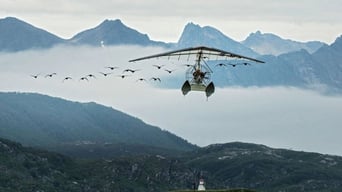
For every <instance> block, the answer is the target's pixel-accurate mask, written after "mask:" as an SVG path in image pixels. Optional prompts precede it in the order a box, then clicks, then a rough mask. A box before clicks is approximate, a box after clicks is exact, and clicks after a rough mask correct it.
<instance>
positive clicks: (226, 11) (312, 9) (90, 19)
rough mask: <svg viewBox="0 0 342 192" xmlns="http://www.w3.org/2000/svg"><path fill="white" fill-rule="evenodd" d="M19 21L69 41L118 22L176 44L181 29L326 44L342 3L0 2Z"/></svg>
mask: <svg viewBox="0 0 342 192" xmlns="http://www.w3.org/2000/svg"><path fill="white" fill-rule="evenodd" d="M0 4H1V8H0V18H5V17H8V16H12V17H17V18H19V19H21V20H24V21H26V22H28V23H30V24H33V25H34V26H37V27H39V28H43V29H45V30H47V31H49V32H51V33H54V34H56V35H58V36H60V37H62V38H65V39H68V38H71V37H72V36H73V35H76V34H77V33H78V32H81V31H83V30H85V29H89V28H93V27H95V26H97V25H98V24H100V23H101V22H102V21H104V20H105V19H121V20H122V21H123V23H124V24H126V25H127V26H129V27H131V28H134V29H136V30H138V31H139V32H141V33H144V34H148V35H149V37H150V38H151V39H152V40H158V41H164V42H177V41H178V39H179V37H180V35H181V33H182V30H183V28H184V26H185V25H186V24H187V23H189V22H194V23H196V24H199V25H200V26H212V27H215V28H217V29H218V30H220V31H222V32H223V33H224V34H226V35H227V36H229V37H231V38H233V39H234V40H237V41H242V40H244V39H245V38H246V37H247V36H248V35H249V34H250V33H252V32H256V31H257V30H261V31H262V32H264V33H274V34H277V35H279V36H281V37H282V38H285V39H292V40H296V41H310V40H318V41H322V42H325V43H328V44H331V43H332V42H334V40H335V39H336V38H337V37H338V36H340V35H341V34H342V25H341V23H342V12H341V11H340V10H341V1H340V0H300V1H298V0H286V1H275V0H240V1H236V0H234V1H233V0H212V1H208V0H174V1H167V2H165V1H161V0H96V1H94V0H72V1H70V0H58V1H55V0H0Z"/></svg>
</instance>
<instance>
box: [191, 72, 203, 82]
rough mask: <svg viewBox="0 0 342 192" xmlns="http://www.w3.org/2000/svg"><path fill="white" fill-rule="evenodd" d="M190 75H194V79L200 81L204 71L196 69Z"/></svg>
mask: <svg viewBox="0 0 342 192" xmlns="http://www.w3.org/2000/svg"><path fill="white" fill-rule="evenodd" d="M192 75H193V76H194V79H195V81H196V82H197V83H201V82H202V79H203V78H204V77H205V72H202V71H201V70H199V69H196V71H194V72H193V74H192Z"/></svg>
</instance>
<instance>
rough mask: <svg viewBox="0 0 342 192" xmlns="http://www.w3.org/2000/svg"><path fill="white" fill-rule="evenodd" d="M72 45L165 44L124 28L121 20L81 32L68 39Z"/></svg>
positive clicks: (107, 22)
mask: <svg viewBox="0 0 342 192" xmlns="http://www.w3.org/2000/svg"><path fill="white" fill-rule="evenodd" d="M70 41H71V42H72V43H76V44H81V45H82V44H86V45H92V46H101V45H141V46H162V47H167V44H166V43H163V42H156V41H152V40H150V38H149V37H148V36H147V35H146V34H141V33H139V32H138V31H136V30H134V29H132V28H129V27H127V26H125V25H124V24H123V23H122V21H121V20H119V19H117V20H105V21H103V22H102V23H101V24H100V25H98V26H97V27H95V28H92V29H88V30H85V31H82V32H80V33H78V34H77V35H75V36H74V37H73V38H71V39H70Z"/></svg>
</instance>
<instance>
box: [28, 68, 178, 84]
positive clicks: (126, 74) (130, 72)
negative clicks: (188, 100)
mask: <svg viewBox="0 0 342 192" xmlns="http://www.w3.org/2000/svg"><path fill="white" fill-rule="evenodd" d="M153 66H154V67H155V68H157V69H160V70H164V71H165V72H167V73H169V74H171V73H172V72H173V71H175V69H173V70H169V69H162V68H163V67H164V66H165V65H153ZM105 68H106V69H108V70H109V72H98V75H100V76H103V77H107V76H110V75H113V73H114V71H115V70H120V67H117V66H107V67H105ZM138 71H140V69H131V68H127V69H124V70H123V71H122V74H120V75H116V76H117V77H119V78H122V79H124V78H126V77H129V76H132V75H133V74H134V73H136V72H138ZM56 75H57V73H56V72H53V73H48V74H45V75H44V74H41V73H38V74H33V75H30V76H31V77H32V78H34V79H38V78H41V77H44V78H52V77H54V76H56ZM96 78H97V75H95V74H92V73H90V74H88V75H85V76H82V77H80V78H78V81H90V79H96ZM74 79H75V78H73V77H70V76H66V77H64V78H63V79H62V82H65V81H68V80H74ZM149 80H150V81H157V82H161V79H160V77H151V78H150V79H149ZM136 81H147V79H145V78H139V79H137V80H136Z"/></svg>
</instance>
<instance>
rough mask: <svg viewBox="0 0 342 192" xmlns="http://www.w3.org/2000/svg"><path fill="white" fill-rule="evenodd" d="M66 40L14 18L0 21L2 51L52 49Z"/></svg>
mask: <svg viewBox="0 0 342 192" xmlns="http://www.w3.org/2000/svg"><path fill="white" fill-rule="evenodd" d="M62 43H65V40H63V39H61V38H59V37H57V36H56V35H53V34H51V33H49V32H47V31H45V30H42V29H39V28H37V27H34V26H32V25H30V24H28V23H26V22H23V21H21V20H19V19H16V18H14V17H7V18H4V19H0V51H7V52H12V51H22V50H27V49H44V48H50V47H52V46H55V45H57V44H62Z"/></svg>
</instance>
